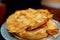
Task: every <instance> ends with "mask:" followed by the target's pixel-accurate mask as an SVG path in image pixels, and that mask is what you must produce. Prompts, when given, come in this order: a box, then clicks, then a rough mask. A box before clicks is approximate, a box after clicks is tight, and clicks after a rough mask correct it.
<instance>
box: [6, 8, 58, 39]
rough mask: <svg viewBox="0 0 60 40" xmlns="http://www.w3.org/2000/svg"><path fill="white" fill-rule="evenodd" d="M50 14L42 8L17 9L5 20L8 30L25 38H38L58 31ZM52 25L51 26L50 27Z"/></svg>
mask: <svg viewBox="0 0 60 40" xmlns="http://www.w3.org/2000/svg"><path fill="white" fill-rule="evenodd" d="M52 16H53V15H52V14H50V12H49V11H47V10H43V9H37V10H35V9H30V8H29V9H27V10H18V11H16V12H15V13H14V14H12V15H10V16H9V17H8V19H7V21H6V26H7V29H8V30H9V32H11V33H15V34H16V35H18V36H19V37H22V38H26V39H40V38H45V37H47V36H48V35H55V34H57V33H58V28H57V26H56V24H55V23H54V22H52V21H51V18H52ZM51 27H52V28H51Z"/></svg>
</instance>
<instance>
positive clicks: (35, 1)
mask: <svg viewBox="0 0 60 40" xmlns="http://www.w3.org/2000/svg"><path fill="white" fill-rule="evenodd" d="M2 2H3V3H4V4H6V6H7V12H6V14H5V15H4V18H5V20H6V18H7V17H8V16H9V15H11V14H12V13H14V12H15V11H16V10H22V9H27V8H34V9H39V8H41V0H3V1H2ZM0 38H1V39H0V40H4V39H3V37H2V36H1V34H0Z"/></svg>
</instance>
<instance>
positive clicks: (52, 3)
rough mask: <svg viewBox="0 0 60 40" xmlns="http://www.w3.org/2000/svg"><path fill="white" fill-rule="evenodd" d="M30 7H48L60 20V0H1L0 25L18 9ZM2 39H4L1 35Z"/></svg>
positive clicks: (56, 18)
mask: <svg viewBox="0 0 60 40" xmlns="http://www.w3.org/2000/svg"><path fill="white" fill-rule="evenodd" d="M28 8H34V9H48V10H49V11H50V12H51V13H52V14H54V17H53V18H54V19H55V20H58V21H60V0H0V26H1V25H2V24H3V23H4V22H5V21H6V19H7V18H8V16H9V15H11V14H13V13H14V12H15V11H16V10H23V9H28ZM0 38H1V40H4V39H3V37H2V36H1V35H0Z"/></svg>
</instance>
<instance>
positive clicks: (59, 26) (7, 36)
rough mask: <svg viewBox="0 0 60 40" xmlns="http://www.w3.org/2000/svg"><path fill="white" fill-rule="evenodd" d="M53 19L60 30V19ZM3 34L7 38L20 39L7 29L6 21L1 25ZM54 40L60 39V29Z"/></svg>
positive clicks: (10, 39)
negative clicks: (59, 20)
mask: <svg viewBox="0 0 60 40" xmlns="http://www.w3.org/2000/svg"><path fill="white" fill-rule="evenodd" d="M53 21H54V22H55V23H56V24H57V26H58V28H59V30H60V23H59V22H58V21H56V20H53ZM1 35H2V36H3V38H4V39H5V40H18V39H17V38H16V37H14V36H13V35H12V34H10V33H9V32H8V30H7V29H6V23H4V24H3V25H2V26H1ZM54 40H60V31H59V33H58V37H57V38H56V39H54Z"/></svg>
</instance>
